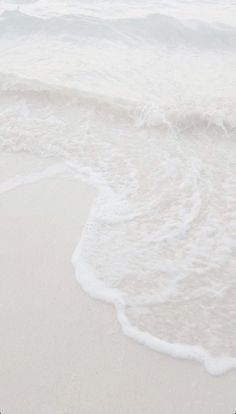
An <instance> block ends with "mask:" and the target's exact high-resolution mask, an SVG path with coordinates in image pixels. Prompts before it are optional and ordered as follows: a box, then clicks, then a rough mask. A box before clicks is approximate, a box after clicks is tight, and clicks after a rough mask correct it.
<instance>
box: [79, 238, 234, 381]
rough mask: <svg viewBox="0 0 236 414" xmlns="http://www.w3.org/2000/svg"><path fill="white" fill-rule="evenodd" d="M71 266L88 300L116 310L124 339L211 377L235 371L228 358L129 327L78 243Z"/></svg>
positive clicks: (115, 296)
mask: <svg viewBox="0 0 236 414" xmlns="http://www.w3.org/2000/svg"><path fill="white" fill-rule="evenodd" d="M72 263H73V265H74V268H75V274H76V279H77V280H78V282H79V284H80V286H81V287H82V289H83V290H84V291H85V292H86V293H87V294H89V296H91V297H93V298H95V299H99V300H102V301H105V302H108V303H110V304H113V305H114V306H115V308H116V311H117V319H118V321H119V323H120V325H121V328H122V331H123V333H124V334H125V335H126V336H127V337H129V338H131V339H133V340H135V341H136V342H138V343H140V344H142V345H145V346H146V347H148V348H150V349H152V350H154V351H158V352H160V353H162V354H165V355H168V356H171V357H173V358H178V359H179V358H180V359H190V360H195V361H198V362H200V363H201V364H202V365H203V366H204V367H205V369H206V370H207V372H208V373H209V374H211V375H221V374H224V373H226V372H227V371H230V370H232V369H234V368H236V358H232V357H228V356H227V355H225V356H224V355H222V356H219V357H213V356H212V355H211V354H209V353H208V352H207V351H206V350H205V349H204V348H202V347H200V346H193V345H187V344H181V343H169V342H166V341H163V340H161V339H158V338H156V337H154V336H152V335H151V334H149V333H148V332H144V331H141V330H140V329H138V328H136V327H135V326H132V325H131V323H130V321H129V319H128V317H127V316H126V313H125V312H126V308H127V306H126V304H125V301H124V299H123V298H122V295H121V294H120V292H119V291H118V290H117V289H112V288H108V287H106V286H105V284H104V283H103V282H102V281H101V280H99V279H97V278H96V276H95V273H94V271H93V269H92V268H91V266H90V265H89V264H88V263H87V262H86V260H84V258H83V257H82V255H81V245H80V243H79V245H78V246H77V248H76V249H75V251H74V253H73V256H72Z"/></svg>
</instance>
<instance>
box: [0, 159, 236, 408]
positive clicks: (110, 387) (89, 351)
mask: <svg viewBox="0 0 236 414" xmlns="http://www.w3.org/2000/svg"><path fill="white" fill-rule="evenodd" d="M22 160H23V158H21V157H20V156H8V155H6V156H4V155H3V156H1V158H0V181H2V180H3V179H6V178H9V177H11V176H13V175H14V174H15V173H16V172H21V173H22V171H23V172H25V171H27V168H28V167H32V165H33V164H34V165H36V163H35V160H34V159H33V158H30V157H28V158H27V157H25V158H24V161H22ZM44 164H45V165H46V164H47V161H39V166H38V167H37V168H39V167H42V165H44ZM94 197H95V191H94V190H93V189H92V188H90V187H89V186H87V185H86V184H84V183H81V182H77V181H72V180H69V179H68V178H65V177H54V178H47V179H44V180H42V181H40V182H38V183H35V184H28V185H25V186H21V187H18V188H16V189H14V190H12V191H9V192H6V193H3V194H0V285H1V289H0V309H1V312H0V412H1V414H16V413H17V414H34V413H37V414H49V413H50V414H88V413H89V414H144V413H145V414H159V413H160V414H190V413H191V414H234V413H235V410H236V393H235V390H236V372H235V371H232V372H230V373H228V374H226V375H224V376H220V377H212V376H210V375H209V374H208V373H207V372H206V371H205V370H204V368H202V367H201V366H200V365H199V364H197V363H193V362H191V361H180V360H175V359H172V358H168V357H166V356H162V355H160V354H158V353H155V352H153V351H150V350H148V349H147V348H144V347H142V346H141V345H138V344H136V343H135V342H133V341H131V340H130V339H128V338H126V337H125V336H124V335H123V334H122V333H121V331H120V327H119V324H118V322H117V320H116V317H115V311H114V309H113V307H112V306H110V305H107V304H104V303H102V302H98V301H95V300H93V299H90V298H89V297H88V296H87V295H86V294H85V293H83V291H82V290H81V289H80V286H79V285H78V283H77V282H76V280H75V277H74V273H73V267H72V265H71V256H72V253H73V250H74V248H75V246H76V244H77V242H78V240H79V236H80V234H81V231H82V227H83V223H84V222H85V220H86V217H87V216H88V214H89V209H90V206H91V203H92V200H93V198H94Z"/></svg>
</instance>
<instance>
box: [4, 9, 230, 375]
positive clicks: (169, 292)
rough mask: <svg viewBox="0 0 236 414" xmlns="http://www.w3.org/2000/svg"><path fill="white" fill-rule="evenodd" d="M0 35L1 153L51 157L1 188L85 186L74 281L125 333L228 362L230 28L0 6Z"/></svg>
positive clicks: (171, 350) (210, 363)
mask: <svg viewBox="0 0 236 414" xmlns="http://www.w3.org/2000/svg"><path fill="white" fill-rule="evenodd" d="M0 34H1V35H2V38H1V43H0V53H1V57H2V58H1V61H0V149H1V150H2V151H9V152H23V153H30V154H35V155H37V156H40V157H46V158H47V159H48V160H49V161H50V167H49V168H48V169H47V170H46V171H42V172H40V173H38V172H37V173H36V174H31V175H30V176H23V177H17V178H16V179H13V180H10V181H8V182H5V183H1V185H0V191H1V192H4V191H10V190H11V189H13V188H15V187H16V186H17V185H21V184H24V185H26V184H27V183H32V182H34V181H37V180H39V179H43V178H44V177H45V176H47V175H52V174H53V175H54V174H57V173H59V172H65V171H66V172H67V174H69V175H71V176H72V177H73V178H74V179H76V178H80V179H83V180H87V181H88V182H90V183H92V184H93V185H94V186H95V187H96V188H97V189H98V197H97V198H96V200H95V202H94V205H93V208H92V211H91V214H90V217H89V219H88V222H87V224H86V225H85V228H84V231H83V235H82V239H81V241H80V243H79V245H78V246H77V247H76V249H75V251H74V254H73V258H72V261H73V264H74V266H75V272H76V276H77V278H78V280H79V282H80V284H81V286H82V287H83V288H84V289H85V290H86V291H87V292H88V293H89V294H90V295H92V296H94V297H96V298H99V299H102V300H106V301H109V302H111V303H113V304H114V306H115V307H116V309H117V317H118V319H119V321H120V324H121V326H122V329H123V331H124V333H125V334H126V335H129V336H130V337H132V338H134V339H135V340H137V341H139V342H141V343H143V344H145V345H147V346H149V347H151V348H153V349H155V350H158V351H161V352H163V353H167V354H171V355H173V356H177V357H180V358H192V359H196V360H198V361H200V362H201V363H203V364H204V365H205V367H206V369H207V370H208V371H209V372H211V373H212V374H220V373H222V372H225V371H227V370H229V369H231V368H235V367H236V347H235V344H236V333H235V327H234V323H235V316H236V315H235V300H236V286H235V268H236V255H235V248H236V242H235V240H236V237H235V235H236V198H235V195H236V193H235V188H236V162H235V160H236V139H235V138H236V97H235V86H236V83H235V82H236V80H235V71H236V58H235V44H236V42H235V28H234V27H231V26H230V25H222V24H216V23H213V22H209V23H203V22H202V21H197V20H190V19H181V18H175V17H172V16H171V15H164V14H153V13H152V14H151V13H149V15H147V14H146V13H145V14H144V15H143V16H142V17H139V18H136V17H135V18H122V19H121V18H119V19H118V18H116V19H111V18H109V19H108V18H105V17H104V18H99V17H97V16H96V17H91V16H82V15H72V14H71V15H68V14H67V15H63V13H61V15H60V16H54V15H53V16H52V15H49V14H47V13H46V15H45V16H44V18H42V17H39V16H37V15H35V16H34V17H33V16H31V15H26V14H23V13H21V12H20V11H14V12H12V11H11V12H9V11H8V12H5V13H4V14H2V15H1V20H0ZM29 34H30V35H31V36H29ZM172 45H173V46H177V45H178V46H181V47H172ZM182 46H183V47H182ZM186 46H189V47H186Z"/></svg>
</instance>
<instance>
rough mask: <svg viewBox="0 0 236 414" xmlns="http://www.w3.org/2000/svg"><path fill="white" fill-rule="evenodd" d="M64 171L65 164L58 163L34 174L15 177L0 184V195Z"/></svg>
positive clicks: (65, 168) (66, 167) (66, 168)
mask: <svg viewBox="0 0 236 414" xmlns="http://www.w3.org/2000/svg"><path fill="white" fill-rule="evenodd" d="M66 170H68V166H67V165H66V164H65V163H60V164H54V165H52V166H50V167H47V168H46V169H44V170H42V171H39V172H36V173H30V174H27V175H16V176H14V177H13V178H10V179H8V180H6V181H4V182H3V183H0V194H2V193H5V192H7V191H11V190H14V189H15V188H17V187H19V186H21V185H25V184H32V183H36V182H38V181H40V180H43V179H44V178H47V177H52V176H54V175H57V174H61V173H63V172H65V171H66Z"/></svg>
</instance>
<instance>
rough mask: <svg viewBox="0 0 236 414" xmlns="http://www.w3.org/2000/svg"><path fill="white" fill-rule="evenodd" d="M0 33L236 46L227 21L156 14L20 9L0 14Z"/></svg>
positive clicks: (232, 28) (213, 46) (233, 47)
mask: <svg viewBox="0 0 236 414" xmlns="http://www.w3.org/2000/svg"><path fill="white" fill-rule="evenodd" d="M0 19H1V20H0V22H1V24H0V35H4V34H10V35H22V36H27V35H29V34H42V35H43V34H46V35H50V36H60V37H64V39H65V40H66V39H67V38H68V39H70V40H71V39H72V38H81V37H82V38H83V39H86V38H87V39H91V38H92V39H95V40H96V41H98V40H99V39H101V40H107V41H111V40H113V41H115V40H119V41H124V42H127V43H134V42H137V41H138V42H140V41H141V42H149V43H150V42H151V43H154V44H155V43H156V42H158V43H161V44H168V45H172V46H178V45H182V46H191V47H201V48H230V49H235V47H236V29H235V28H234V27H233V26H228V25H226V24H220V23H211V24H207V23H204V22H201V21H199V20H186V21H181V20H179V19H176V18H174V17H171V16H167V15H161V14H152V15H149V16H145V17H143V18H126V19H121V18H120V19H105V18H104V19H103V18H98V17H91V16H86V15H76V16H74V15H69V14H68V15H65V16H55V17H48V18H42V17H35V16H31V15H28V14H25V13H22V12H20V11H18V10H14V11H5V12H4V13H2V14H1V16H0Z"/></svg>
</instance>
